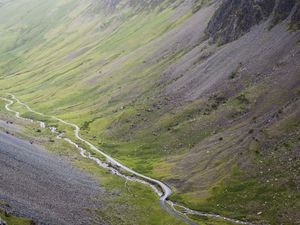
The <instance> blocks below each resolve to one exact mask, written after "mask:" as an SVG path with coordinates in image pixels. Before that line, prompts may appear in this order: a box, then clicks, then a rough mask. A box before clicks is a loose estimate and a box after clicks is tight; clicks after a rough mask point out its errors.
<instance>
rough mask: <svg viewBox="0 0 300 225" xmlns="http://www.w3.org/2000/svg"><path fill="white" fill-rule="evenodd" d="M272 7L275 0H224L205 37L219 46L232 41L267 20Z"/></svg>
mask: <svg viewBox="0 0 300 225" xmlns="http://www.w3.org/2000/svg"><path fill="white" fill-rule="evenodd" d="M274 6H275V0H261V1H255V0H226V1H224V2H223V3H222V4H221V6H220V7H219V9H218V10H217V11H216V13H215V15H214V16H213V18H212V19H211V21H210V22H209V24H208V27H207V29H206V35H207V36H208V37H210V38H212V40H213V42H215V43H219V44H225V43H228V42H231V41H234V40H236V39H238V38H239V37H241V36H242V35H243V34H245V33H247V32H249V31H250V29H251V27H252V26H254V25H256V24H258V23H260V22H261V21H262V20H264V19H266V18H268V17H269V16H270V15H271V13H272V11H273V8H274Z"/></svg>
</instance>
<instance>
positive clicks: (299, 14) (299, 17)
mask: <svg viewBox="0 0 300 225" xmlns="http://www.w3.org/2000/svg"><path fill="white" fill-rule="evenodd" d="M290 29H291V30H293V31H294V30H299V29H300V3H298V5H297V8H296V10H295V12H294V13H293V15H292V16H291V22H290Z"/></svg>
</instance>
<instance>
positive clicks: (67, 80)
mask: <svg viewBox="0 0 300 225" xmlns="http://www.w3.org/2000/svg"><path fill="white" fill-rule="evenodd" d="M299 8H300V6H299V1H296V0H289V1H284V0H280V1H275V0H262V1H252V0H251V1H246V0H245V1H237V0H234V1H229V0H225V1H208V0H188V1H180V0H177V1H176V0H164V1H163V0H157V1H134V0H105V1H95V0H83V1H77V0H66V1H52V2H51V3H50V2H48V1H46V0H45V1H44V0H42V1H34V0H25V1H17V0H15V1H6V2H3V3H2V4H1V7H0V12H1V13H0V32H1V37H0V40H1V43H2V44H1V47H0V58H1V61H0V70H1V80H0V89H1V93H2V94H5V93H7V92H11V93H14V94H15V95H17V96H18V97H19V98H21V99H22V100H23V101H25V102H27V103H28V104H29V105H31V106H32V107H33V108H34V109H36V110H38V111H42V112H45V113H47V114H50V115H57V116H59V117H61V118H64V119H66V120H69V121H72V122H75V123H77V124H79V125H80V126H81V128H82V130H83V131H84V133H83V135H84V136H85V137H86V138H88V139H89V140H90V141H92V142H93V143H94V144H96V145H97V146H99V147H101V148H103V149H104V150H105V151H106V152H107V153H108V154H109V155H112V156H113V157H115V158H117V159H118V160H120V161H122V162H123V163H124V164H126V165H128V166H129V167H131V168H133V169H135V170H137V171H139V172H141V173H144V174H147V175H150V176H153V177H156V178H160V179H163V180H164V181H165V182H166V183H168V184H169V185H171V186H172V187H173V188H174V189H175V191H176V194H175V195H174V196H173V198H174V199H176V200H177V201H181V202H183V203H184V204H187V205H188V206H190V207H192V208H196V209H200V210H204V211H208V212H216V213H221V214H222V215H230V216H231V217H236V218H240V219H245V220H249V221H253V222H257V223H260V222H262V223H271V224H281V223H283V224H295V223H297V221H299V217H300V215H299V213H298V211H299V207H300V206H299V194H298V193H299V179H298V175H297V174H298V173H299V119H298V118H299V113H300V112H299V108H300V107H299V95H300V89H299V88H300V86H299V78H300V76H299V71H300V70H299V66H300V65H299V64H300V63H299V62H300V60H299V57H300V51H299V40H300V33H299ZM49 9H51V10H49ZM8 15H13V16H8ZM24 113H26V112H25V111H24ZM25 115H26V114H25ZM283 187H284V188H283ZM286 199H290V200H289V201H286ZM282 202H285V204H281V203H282ZM275 212H276V213H275ZM274 214H276V216H274Z"/></svg>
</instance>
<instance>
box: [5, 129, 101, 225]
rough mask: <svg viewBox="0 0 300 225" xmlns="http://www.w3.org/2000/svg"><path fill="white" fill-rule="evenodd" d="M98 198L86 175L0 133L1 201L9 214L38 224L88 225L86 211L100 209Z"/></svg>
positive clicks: (88, 215) (54, 157)
mask: <svg viewBox="0 0 300 225" xmlns="http://www.w3.org/2000/svg"><path fill="white" fill-rule="evenodd" d="M101 194H102V195H103V191H102V190H101V188H100V187H99V185H98V184H97V183H96V182H94V181H92V180H91V179H90V178H89V177H88V175H87V174H85V173H83V172H80V171H78V170H76V169H75V168H73V167H72V166H71V165H70V164H69V163H67V162H65V161H62V160H61V159H59V158H58V157H57V156H55V155H53V154H50V153H48V152H47V151H46V150H44V149H42V148H40V147H38V146H35V145H32V144H30V143H28V142H27V141H23V140H20V139H18V138H16V137H14V136H11V135H8V134H6V133H3V132H1V131H0V200H1V201H4V202H6V203H8V205H9V208H8V210H9V211H10V212H12V213H16V212H17V215H20V216H24V217H30V218H33V220H34V221H36V222H38V224H91V223H92V222H93V221H91V218H92V216H91V215H90V214H89V213H88V212H87V210H86V209H91V208H99V207H101V202H100V201H99V200H96V199H100V198H101ZM98 220H99V218H98ZM94 222H95V221H94ZM100 223H102V224H105V222H103V221H97V224H100Z"/></svg>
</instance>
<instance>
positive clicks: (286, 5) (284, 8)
mask: <svg viewBox="0 0 300 225" xmlns="http://www.w3.org/2000/svg"><path fill="white" fill-rule="evenodd" d="M295 4H296V0H280V1H279V2H278V4H277V6H276V8H275V10H274V17H273V18H272V23H271V26H275V25H276V24H278V23H280V22H282V21H284V20H285V19H286V18H287V17H288V16H289V15H290V13H291V11H292V9H293V7H294V6H295Z"/></svg>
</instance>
